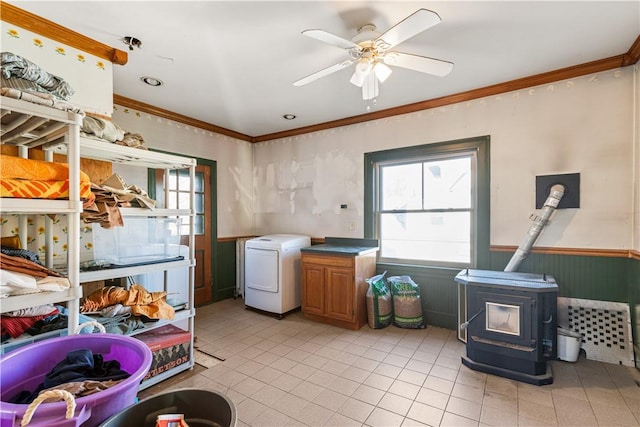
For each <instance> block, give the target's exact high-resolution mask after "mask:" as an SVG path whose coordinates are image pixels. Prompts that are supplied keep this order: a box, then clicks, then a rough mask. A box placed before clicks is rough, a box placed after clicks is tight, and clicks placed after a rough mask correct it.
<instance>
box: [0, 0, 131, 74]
mask: <svg viewBox="0 0 640 427" xmlns="http://www.w3.org/2000/svg"><path fill="white" fill-rule="evenodd" d="M0 19H1V20H2V21H4V22H7V23H9V24H13V25H16V26H18V27H20V28H24V29H25V30H28V31H32V32H34V33H36V34H39V35H41V36H42V37H47V38H49V39H51V40H55V41H57V42H59V43H64V44H66V45H68V46H71V47H73V48H76V49H78V50H81V51H83V52H86V53H90V54H91V55H95V56H97V57H98V58H102V59H106V60H107V61H109V62H112V63H114V64H117V65H124V64H126V63H127V61H128V59H129V56H128V55H127V52H124V51H122V50H118V49H114V48H112V47H111V46H107V45H106V44H103V43H100V42H99V41H96V40H93V39H91V38H89V37H87V36H84V35H82V34H80V33H76V32H75V31H72V30H70V29H68V28H66V27H63V26H62V25H59V24H56V23H55V22H53V21H49V20H48V19H44V18H42V17H40V16H38V15H34V14H33V13H31V12H27V11H26V10H22V9H20V8H18V7H15V6H13V5H11V4H9V3H6V2H0Z"/></svg>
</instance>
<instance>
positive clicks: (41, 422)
mask: <svg viewBox="0 0 640 427" xmlns="http://www.w3.org/2000/svg"><path fill="white" fill-rule="evenodd" d="M80 349H89V350H91V351H92V352H93V353H100V354H102V355H103V356H104V360H117V361H119V362H120V367H121V368H122V369H123V370H125V371H127V372H128V373H129V374H131V376H130V377H129V378H127V379H125V380H124V381H122V382H121V383H119V384H117V385H115V386H113V387H111V388H109V389H107V390H104V391H101V392H98V393H95V394H92V395H89V396H85V397H80V398H77V399H76V411H75V415H74V417H73V418H72V419H68V420H65V412H66V408H67V405H66V403H65V402H55V403H43V404H41V405H40V406H39V407H38V408H37V409H36V411H35V414H34V416H33V418H32V420H31V422H30V423H29V424H28V425H29V426H34V427H36V426H47V427H53V426H80V425H81V426H83V427H92V426H97V425H99V424H100V423H101V422H102V421H104V420H106V419H107V418H109V417H110V416H112V415H114V414H116V413H118V412H120V411H121V410H123V409H124V408H126V407H128V406H130V405H132V404H134V403H135V400H136V395H137V393H138V386H139V385H140V382H141V381H142V379H143V378H144V376H145V375H146V373H147V371H149V367H150V366H151V359H152V355H151V350H150V349H149V347H147V345H146V344H145V343H143V342H142V341H139V340H137V339H135V338H131V337H128V336H123V335H117V334H85V335H69V336H66V337H59V338H51V339H48V340H44V341H40V342H37V343H34V344H30V345H28V346H25V347H21V348H19V349H16V350H14V351H12V352H10V353H8V354H6V355H4V356H3V357H2V358H0V397H1V400H2V402H1V405H0V426H1V427H17V426H19V425H20V422H21V420H22V418H23V416H24V413H25V411H26V410H27V408H28V406H29V405H18V404H14V403H8V402H7V400H9V399H11V398H13V397H14V396H16V395H17V394H18V393H19V392H20V391H22V390H28V391H33V390H35V389H36V388H37V387H38V386H39V385H40V384H41V383H42V382H43V381H44V378H45V376H46V374H47V373H48V372H49V371H51V369H52V368H53V367H54V366H56V365H57V364H58V362H60V361H61V360H63V359H64V358H65V357H66V355H67V353H68V352H69V351H72V350H80Z"/></svg>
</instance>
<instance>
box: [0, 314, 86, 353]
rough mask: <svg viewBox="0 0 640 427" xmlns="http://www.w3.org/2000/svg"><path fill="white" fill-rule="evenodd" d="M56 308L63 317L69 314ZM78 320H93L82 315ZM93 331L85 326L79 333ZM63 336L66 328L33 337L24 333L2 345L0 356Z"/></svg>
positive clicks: (82, 321)
mask: <svg viewBox="0 0 640 427" xmlns="http://www.w3.org/2000/svg"><path fill="white" fill-rule="evenodd" d="M56 308H57V309H58V311H60V313H62V314H64V315H68V314H69V311H68V310H67V308H66V307H62V306H56ZM79 319H80V323H85V322H90V321H92V320H93V319H92V318H91V317H89V316H86V315H84V314H82V313H81V314H80V317H79ZM93 329H94V328H93V326H85V327H83V328H82V329H81V330H80V333H81V334H90V333H92V332H93ZM71 333H73V331H71ZM65 335H69V331H68V330H67V328H64V329H56V330H55V331H51V332H45V333H42V334H38V335H33V336H32V335H29V334H27V333H24V334H22V335H21V336H19V337H18V338H12V339H10V340H9V341H7V342H5V343H3V344H2V347H0V355H3V354H6V353H9V352H10V351H14V350H17V349H19V348H21V347H24V346H25V345H29V344H33V343H34V342H38V341H42V340H45V339H50V338H56V337H62V336H65Z"/></svg>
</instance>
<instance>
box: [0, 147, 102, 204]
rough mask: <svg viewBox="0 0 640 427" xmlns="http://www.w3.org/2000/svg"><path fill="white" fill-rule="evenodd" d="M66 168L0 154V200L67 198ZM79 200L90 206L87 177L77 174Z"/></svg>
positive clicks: (83, 174)
mask: <svg viewBox="0 0 640 427" xmlns="http://www.w3.org/2000/svg"><path fill="white" fill-rule="evenodd" d="M68 177H69V166H68V165H67V164H66V163H56V162H45V161H41V160H31V159H24V158H22V157H15V156H7V155H2V154H0V197H17V198H23V199H66V198H69V180H68ZM80 198H81V199H83V200H85V201H86V202H87V203H93V201H94V195H93V193H92V192H91V180H90V179H89V176H88V175H87V174H86V173H84V172H82V171H80Z"/></svg>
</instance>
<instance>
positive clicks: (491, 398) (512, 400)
mask: <svg viewBox="0 0 640 427" xmlns="http://www.w3.org/2000/svg"><path fill="white" fill-rule="evenodd" d="M482 406H490V407H492V408H496V409H500V410H501V411H504V412H510V413H513V414H517V413H518V398H517V396H515V395H507V394H500V393H495V392H492V391H485V392H484V399H483V400H482Z"/></svg>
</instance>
